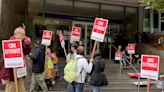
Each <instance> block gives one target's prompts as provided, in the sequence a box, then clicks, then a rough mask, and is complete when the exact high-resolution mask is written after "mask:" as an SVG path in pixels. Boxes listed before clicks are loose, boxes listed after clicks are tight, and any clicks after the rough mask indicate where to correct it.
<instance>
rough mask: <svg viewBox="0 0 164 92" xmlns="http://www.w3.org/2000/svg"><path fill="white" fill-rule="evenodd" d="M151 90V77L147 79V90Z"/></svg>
mask: <svg viewBox="0 0 164 92" xmlns="http://www.w3.org/2000/svg"><path fill="white" fill-rule="evenodd" d="M146 92H150V78H148V79H147V91H146Z"/></svg>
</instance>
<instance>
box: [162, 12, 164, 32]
mask: <svg viewBox="0 0 164 92" xmlns="http://www.w3.org/2000/svg"><path fill="white" fill-rule="evenodd" d="M161 31H164V13H162V14H161Z"/></svg>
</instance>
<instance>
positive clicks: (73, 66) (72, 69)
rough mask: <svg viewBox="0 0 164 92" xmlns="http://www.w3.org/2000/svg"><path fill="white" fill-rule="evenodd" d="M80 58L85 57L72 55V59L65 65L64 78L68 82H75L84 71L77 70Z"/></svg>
mask: <svg viewBox="0 0 164 92" xmlns="http://www.w3.org/2000/svg"><path fill="white" fill-rule="evenodd" d="M80 58H83V57H79V58H75V57H72V58H71V60H70V61H69V62H68V63H67V64H66V66H65V67H64V79H65V81H67V82H68V83H72V82H74V81H75V80H76V79H77V78H78V77H79V75H80V73H81V72H82V71H81V72H78V70H77V63H78V60H79V59H80Z"/></svg>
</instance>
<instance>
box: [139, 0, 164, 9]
mask: <svg viewBox="0 0 164 92" xmlns="http://www.w3.org/2000/svg"><path fill="white" fill-rule="evenodd" d="M139 2H140V3H141V5H142V6H145V8H146V9H149V8H150V9H154V10H157V11H161V12H164V0H139Z"/></svg>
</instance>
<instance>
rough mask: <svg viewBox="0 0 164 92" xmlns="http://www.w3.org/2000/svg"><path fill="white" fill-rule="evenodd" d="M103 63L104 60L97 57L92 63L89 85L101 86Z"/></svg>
mask: <svg viewBox="0 0 164 92" xmlns="http://www.w3.org/2000/svg"><path fill="white" fill-rule="evenodd" d="M104 68H105V62H104V59H102V58H101V57H99V56H97V57H96V58H95V60H94V62H93V68H92V72H91V80H90V84H91V85H93V86H103V84H102V81H101V80H102V73H103V72H104Z"/></svg>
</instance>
